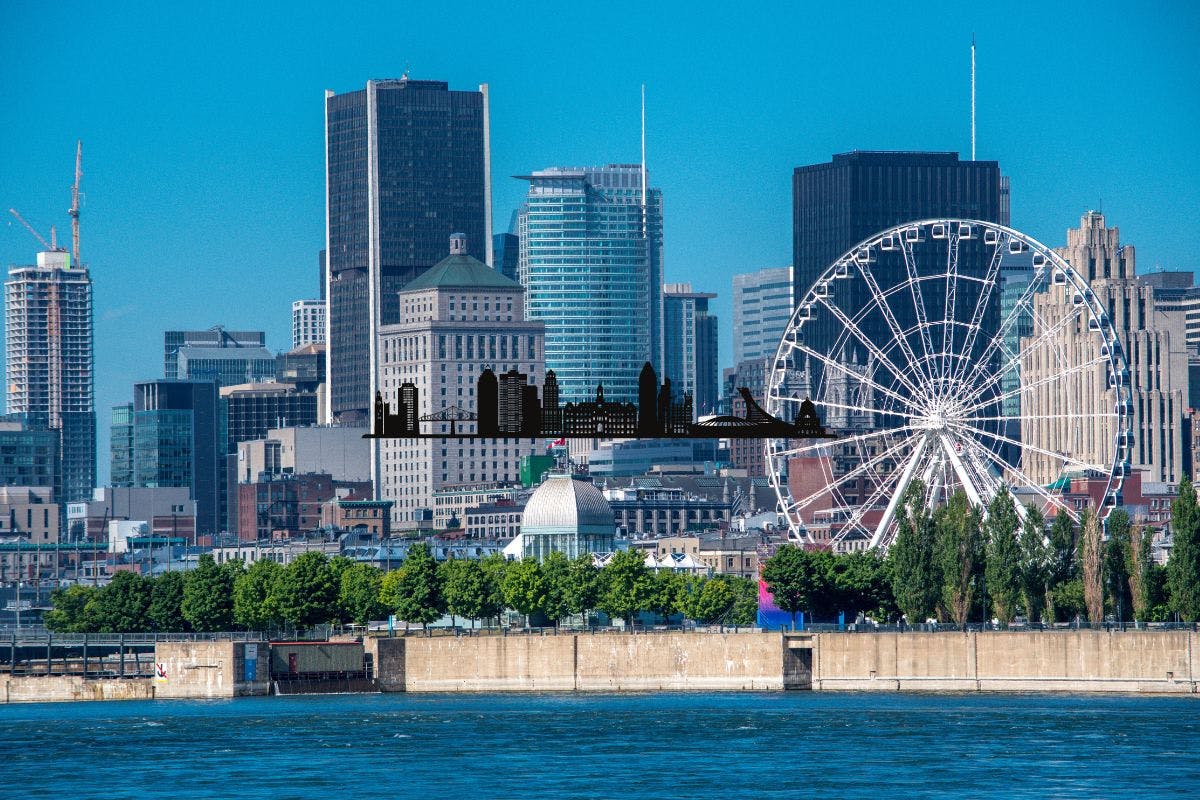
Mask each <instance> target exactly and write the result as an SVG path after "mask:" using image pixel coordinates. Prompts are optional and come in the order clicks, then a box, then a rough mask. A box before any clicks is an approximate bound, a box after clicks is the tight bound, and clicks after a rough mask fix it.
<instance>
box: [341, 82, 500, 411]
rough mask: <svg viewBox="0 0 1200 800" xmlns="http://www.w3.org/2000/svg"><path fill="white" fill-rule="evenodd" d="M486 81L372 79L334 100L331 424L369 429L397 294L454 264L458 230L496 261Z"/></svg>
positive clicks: (470, 246) (473, 249) (470, 248)
mask: <svg viewBox="0 0 1200 800" xmlns="http://www.w3.org/2000/svg"><path fill="white" fill-rule="evenodd" d="M489 162H490V155H489V149H488V99H487V86H486V84H485V85H483V86H480V88H479V91H450V89H449V87H448V85H447V84H446V83H444V82H441V81H414V80H409V79H408V78H407V77H403V78H400V79H399V80H371V81H367V84H366V87H365V88H364V89H359V90H357V91H353V92H346V93H344V94H335V93H333V92H326V93H325V165H326V251H327V265H328V282H329V283H328V290H327V292H326V297H327V302H328V308H327V312H326V313H327V316H328V329H329V336H328V339H327V344H328V349H327V357H328V364H329V367H328V369H327V374H328V376H329V381H328V387H329V393H330V402H329V413H330V414H331V415H332V416H333V418H335V419H337V420H339V421H342V422H346V423H350V424H363V425H365V424H366V422H367V420H369V419H370V415H371V406H372V401H373V398H374V396H375V391H376V389H377V369H378V364H379V358H378V352H377V350H376V347H377V338H378V337H377V333H378V330H379V328H380V327H381V326H383V325H394V324H397V323H400V322H403V321H404V320H403V319H402V317H401V313H400V305H399V300H398V299H397V293H398V292H399V291H400V289H401V288H403V287H404V285H405V284H407V283H409V282H410V281H412V280H413V279H415V278H416V277H417V276H419V275H420V274H421V273H423V272H425V271H426V270H427V269H429V268H430V267H432V266H433V265H434V264H436V263H437V262H438V261H440V260H441V259H442V257H443V256H445V253H446V241H447V239H448V237H449V236H450V234H451V233H456V232H457V233H462V234H464V235H465V237H466V242H467V252H469V253H471V254H473V255H475V256H477V257H479V258H480V259H481V260H485V261H487V262H488V263H491V261H492V254H491V248H492V238H491V233H492V232H491V178H490V163H489Z"/></svg>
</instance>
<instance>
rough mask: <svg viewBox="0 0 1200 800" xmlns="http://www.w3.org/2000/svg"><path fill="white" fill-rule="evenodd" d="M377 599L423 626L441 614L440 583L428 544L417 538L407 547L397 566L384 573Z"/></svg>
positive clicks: (397, 614) (404, 618) (409, 620)
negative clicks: (417, 541)
mask: <svg viewBox="0 0 1200 800" xmlns="http://www.w3.org/2000/svg"><path fill="white" fill-rule="evenodd" d="M380 599H382V600H383V602H384V604H385V605H387V606H388V607H390V608H392V609H394V610H395V613H396V616H397V617H399V618H400V619H402V620H404V621H405V622H406V623H407V622H419V623H421V626H422V627H425V626H426V625H428V624H429V623H430V622H434V621H435V620H437V619H438V618H439V617H441V615H442V610H443V608H444V606H443V604H442V594H441V586H440V585H439V583H438V577H437V562H436V561H434V559H433V554H432V553H431V552H429V545H427V544H425V543H423V542H419V543H416V544H413V545H411V546H410V547H409V548H408V554H407V555H406V556H405V557H404V563H403V564H401V566H400V569H398V570H395V571H394V572H390V573H388V574H387V575H385V576H384V579H383V586H382V588H381V591H380Z"/></svg>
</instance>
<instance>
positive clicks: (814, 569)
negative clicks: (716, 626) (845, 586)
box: [697, 544, 820, 624]
mask: <svg viewBox="0 0 1200 800" xmlns="http://www.w3.org/2000/svg"><path fill="white" fill-rule="evenodd" d="M818 558H819V556H818V554H817V553H815V552H813V551H810V550H805V549H803V548H800V547H796V546H795V545H792V544H785V545H782V546H780V548H779V549H778V550H776V551H775V554H774V555H773V556H771V557H770V558H768V559H767V561H766V563H765V564H763V570H762V576H763V581H765V582H766V584H767V590H768V591H769V592H770V593H771V596H772V597H774V598H775V606H776V608H778V609H779V610H780V611H786V612H788V613H789V614H791V615H792V623H793V624H795V620H796V614H797V613H798V612H800V611H804V610H805V609H808V608H811V607H812V604H813V600H814V599H815V598H816V597H818V596H819V588H820V587H819V580H820V576H819V575H818V572H819V569H818V565H817V563H816V562H817V559H818ZM697 619H698V618H697Z"/></svg>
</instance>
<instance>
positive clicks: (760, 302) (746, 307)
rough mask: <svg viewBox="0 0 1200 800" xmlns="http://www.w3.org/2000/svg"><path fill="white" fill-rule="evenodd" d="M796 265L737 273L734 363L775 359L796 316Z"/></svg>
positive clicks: (735, 276) (734, 300) (734, 303)
mask: <svg viewBox="0 0 1200 800" xmlns="http://www.w3.org/2000/svg"><path fill="white" fill-rule="evenodd" d="M794 309H795V304H794V303H793V302H792V268H791V267H773V268H769V269H760V270H756V271H754V272H745V273H742V274H740V275H734V276H733V363H734V364H740V363H741V362H743V361H747V360H751V359H753V360H760V359H764V358H774V357H775V349H776V348H777V347H779V339H780V337H781V336H782V335H783V330H784V328H786V327H787V324H788V321H789V320H790V319H791V318H792V311H793V310H794Z"/></svg>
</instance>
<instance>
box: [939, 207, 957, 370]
mask: <svg viewBox="0 0 1200 800" xmlns="http://www.w3.org/2000/svg"><path fill="white" fill-rule="evenodd" d="M946 235H947V240H946V296H945V299H944V300H943V305H942V310H943V312H944V313H943V315H942V316H943V320H944V321H943V324H942V375H943V376H947V375H950V374H951V372H952V371H953V368H954V367H957V366H958V365H957V364H951V363H950V359H949V358H948V354H949V352H950V351H951V350H952V349H953V347H954V318H955V315H956V312H957V310H958V309H957V306H958V244H959V241H960V240H959V238H958V231H957V229H956V230H954V231H953V232H951V231H950V230H949V226H947V233H946Z"/></svg>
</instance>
